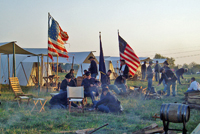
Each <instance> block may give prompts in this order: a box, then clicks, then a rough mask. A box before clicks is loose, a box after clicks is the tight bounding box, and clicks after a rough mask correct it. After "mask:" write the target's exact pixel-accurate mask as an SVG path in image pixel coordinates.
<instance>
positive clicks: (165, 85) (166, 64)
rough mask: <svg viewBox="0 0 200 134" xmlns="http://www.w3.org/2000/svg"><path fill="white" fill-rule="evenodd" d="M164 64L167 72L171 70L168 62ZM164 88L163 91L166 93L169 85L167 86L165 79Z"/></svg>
mask: <svg viewBox="0 0 200 134" xmlns="http://www.w3.org/2000/svg"><path fill="white" fill-rule="evenodd" d="M163 64H164V65H163V68H164V69H165V71H167V70H170V68H169V64H168V62H167V61H165V62H164V63H163ZM163 86H164V89H163V91H166V90H167V84H165V79H163ZM169 90H170V89H169Z"/></svg>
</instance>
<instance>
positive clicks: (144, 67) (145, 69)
mask: <svg viewBox="0 0 200 134" xmlns="http://www.w3.org/2000/svg"><path fill="white" fill-rule="evenodd" d="M141 71H142V72H146V71H147V66H146V64H142V66H141Z"/></svg>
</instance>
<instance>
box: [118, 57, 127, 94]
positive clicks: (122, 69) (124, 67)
mask: <svg viewBox="0 0 200 134" xmlns="http://www.w3.org/2000/svg"><path fill="white" fill-rule="evenodd" d="M120 62H121V66H120V69H119V74H120V76H118V77H117V78H116V80H115V82H114V84H115V85H116V86H117V87H118V88H121V89H122V92H123V93H126V92H127V90H126V85H125V84H126V79H127V78H128V73H129V68H128V66H127V65H126V63H125V60H124V59H121V60H120Z"/></svg>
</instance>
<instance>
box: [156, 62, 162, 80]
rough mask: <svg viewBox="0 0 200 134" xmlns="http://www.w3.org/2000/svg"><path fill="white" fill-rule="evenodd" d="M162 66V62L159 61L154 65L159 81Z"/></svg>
mask: <svg viewBox="0 0 200 134" xmlns="http://www.w3.org/2000/svg"><path fill="white" fill-rule="evenodd" d="M160 68H161V66H160V64H159V63H158V61H156V65H155V67H154V70H155V77H156V81H159V79H160Z"/></svg>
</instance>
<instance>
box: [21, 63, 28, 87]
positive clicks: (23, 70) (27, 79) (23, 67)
mask: <svg viewBox="0 0 200 134" xmlns="http://www.w3.org/2000/svg"><path fill="white" fill-rule="evenodd" d="M20 63H21V65H22V70H23V71H24V75H25V77H26V81H27V85H29V83H28V78H27V76H26V72H25V70H24V66H23V64H22V62H20Z"/></svg>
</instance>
